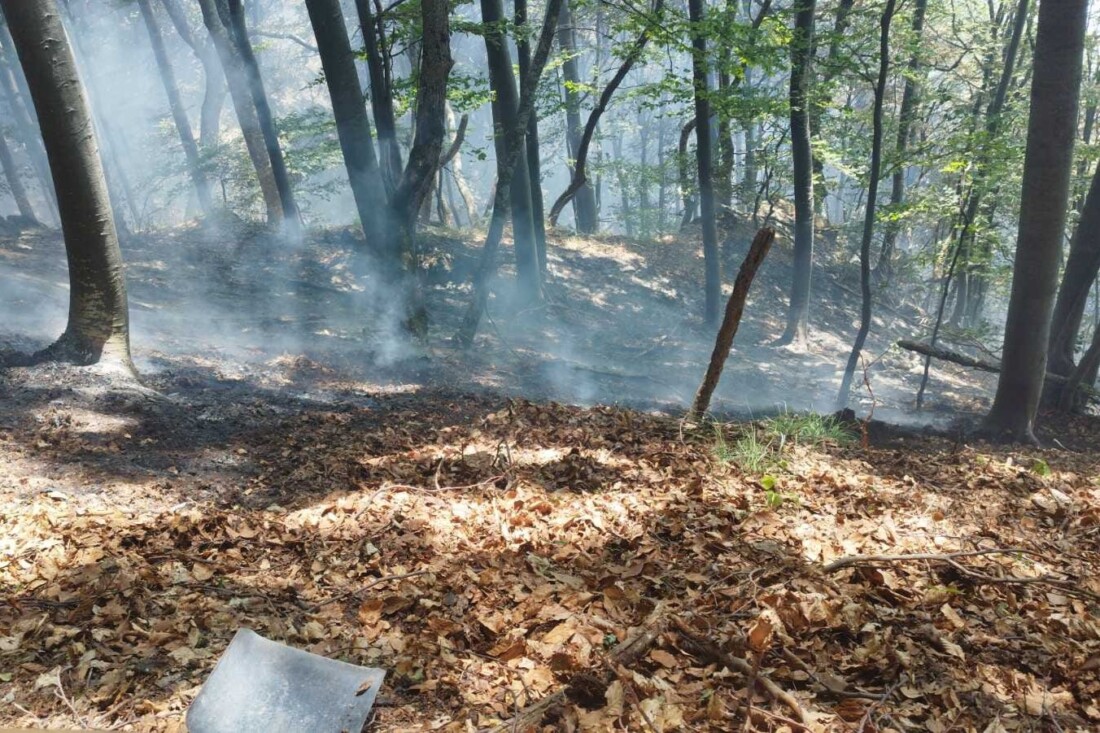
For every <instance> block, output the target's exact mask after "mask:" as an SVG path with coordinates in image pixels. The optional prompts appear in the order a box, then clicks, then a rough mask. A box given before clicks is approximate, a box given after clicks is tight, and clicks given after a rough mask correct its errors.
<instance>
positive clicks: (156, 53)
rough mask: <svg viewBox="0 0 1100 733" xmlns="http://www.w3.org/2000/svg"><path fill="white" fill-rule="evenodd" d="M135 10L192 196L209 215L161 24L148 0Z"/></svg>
mask: <svg viewBox="0 0 1100 733" xmlns="http://www.w3.org/2000/svg"><path fill="white" fill-rule="evenodd" d="M138 9H140V10H141V17H142V20H144V21H145V29H146V30H147V31H148V32H149V44H150V45H151V46H152V47H153V57H154V58H155V60H156V62H157V71H158V72H160V80H161V83H162V84H163V85H164V93H165V95H166V96H167V97H168V108H169V110H170V111H171V112H172V121H173V122H174V123H175V125H176V133H177V134H178V135H179V138H180V146H181V147H182V148H183V155H184V157H185V158H186V159H187V172H188V174H189V175H190V176H191V183H192V184H193V185H194V186H195V195H196V196H197V198H198V200H199V207H200V208H201V209H202V213H203V214H204V215H206V216H209V215H210V213H211V212H212V211H213V203H212V202H211V198H210V182H209V181H207V180H206V175H205V174H204V173H203V170H202V162H201V161H200V159H199V146H198V145H197V144H196V143H195V136H194V134H193V133H192V132H191V121H190V120H188V119H187V110H186V109H184V106H183V100H181V99H180V91H179V87H178V86H176V74H175V72H174V71H173V70H172V62H171V61H170V60H169V59H168V52H167V51H166V50H165V48H164V38H163V37H161V35H160V26H159V25H157V18H156V16H155V15H154V14H153V8H152V7H151V6H150V5H149V0H138Z"/></svg>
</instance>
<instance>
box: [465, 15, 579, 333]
mask: <svg viewBox="0 0 1100 733" xmlns="http://www.w3.org/2000/svg"><path fill="white" fill-rule="evenodd" d="M561 4H562V0H547V3H546V16H545V17H544V18H543V21H542V31H541V33H540V34H539V42H538V45H537V46H536V47H535V53H534V55H533V56H532V57H531V68H530V69H528V71H527V77H528V81H527V83H525V84H524V85H523V88H524V89H525V90H527V92H529V93H527V94H521V95H520V99H519V109H518V113H517V115H516V118H515V121H514V123H513V124H512V125H511V126H509V127H508V128H507V129H506V130H505V144H504V146H503V148H504V154H505V157H504V161H503V164H500V163H498V165H497V170H498V172H499V176H498V178H497V184H496V192H495V193H494V194H493V213H492V218H491V219H490V220H489V231H488V232H487V233H486V235H485V246H484V247H483V248H482V251H481V261H480V262H479V263H478V269H477V272H476V273H475V274H474V282H473V288H474V294H473V297H472V298H471V300H470V305H469V307H468V308H467V309H466V313H465V315H463V318H462V323H461V325H460V326H459V329H458V331H457V332H456V333H455V341H456V342H458V344H460V345H462V346H469V345H470V344H472V343H473V341H474V336H476V335H477V327H478V324H479V323H480V322H481V316H482V314H483V313H484V312H485V306H486V304H487V303H488V302H489V278H490V277H491V276H492V274H493V272H494V270H495V269H496V255H497V251H498V249H499V248H500V240H501V237H502V236H503V234H504V221H505V219H507V213H506V209H507V202H508V193H507V191H508V189H509V187H510V185H511V178H512V176H513V174H514V172H515V169H516V160H517V159H518V157H519V154H520V151H521V149H522V147H523V130H524V129H525V128H526V127H527V118H528V117H529V116H530V115H531V114H532V112H533V111H534V107H535V95H534V93H533V91H534V90H535V89H536V88H537V87H538V82H539V79H541V78H542V72H543V70H544V69H545V68H546V60H547V59H548V58H549V56H550V47H551V46H552V45H553V43H554V27H555V25H556V23H557V19H558V15H559V13H560V12H561Z"/></svg>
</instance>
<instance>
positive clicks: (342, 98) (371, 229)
mask: <svg viewBox="0 0 1100 733" xmlns="http://www.w3.org/2000/svg"><path fill="white" fill-rule="evenodd" d="M306 9H307V10H308V11H309V20H310V23H311V24H312V25H313V35H314V37H315V38H316V39H317V49H318V51H319V54H320V56H321V67H322V68H323V69H324V72H325V83H326V84H327V85H328V93H329V98H330V99H331V100H332V115H333V117H334V118H335V119H336V134H337V137H338V138H339V139H340V150H341V152H342V153H343V155H344V167H345V168H346V169H347V173H348V181H349V182H350V184H351V193H352V197H353V198H354V199H355V207H356V209H357V210H358V212H359V221H360V222H361V223H362V226H363V234H364V235H365V236H366V238H367V245H368V246H369V247H372V248H373V249H374V251H375V252H376V253H377V254H378V255H380V256H382V257H383V258H384V259H391V260H394V259H396V258H397V256H398V255H397V253H396V252H392V251H385V247H386V246H387V245H388V244H389V243H391V240H389V239H388V238H387V236H386V227H385V222H384V218H385V217H384V216H383V215H381V213H380V212H384V211H385V206H386V191H385V188H384V187H383V185H382V174H381V171H380V170H379V167H378V158H377V157H376V156H375V151H374V140H373V136H372V134H371V127H370V118H368V117H367V109H366V107H365V106H364V105H363V94H362V91H361V89H362V87H361V86H360V85H359V73H358V72H357V71H356V69H355V55H354V54H353V53H352V50H351V42H350V41H349V39H348V31H347V26H346V25H345V24H344V12H343V10H341V8H340V0H306ZM393 264H396V263H393Z"/></svg>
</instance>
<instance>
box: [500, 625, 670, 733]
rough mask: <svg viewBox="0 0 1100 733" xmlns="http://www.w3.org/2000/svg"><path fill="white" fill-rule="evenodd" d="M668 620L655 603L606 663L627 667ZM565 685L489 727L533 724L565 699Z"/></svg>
mask: <svg viewBox="0 0 1100 733" xmlns="http://www.w3.org/2000/svg"><path fill="white" fill-rule="evenodd" d="M668 620H669V619H668V614H667V611H666V607H665V605H664V604H663V603H658V604H657V607H656V608H654V609H653V611H652V612H651V613H650V614H649V617H648V618H646V620H645V623H643V624H642V626H641V628H640V629H639V630H638V631H637V633H635V634H634V635H633V636H632V637H630V638H629V639H627V640H626V641H624V642H623V643H621V644H619V645H618V646H616V647H615V648H614V649H612V650H611V652H610V654H609V656H608V659H607V667H608V668H609V669H611V670H613V671H614V670H616V668H618V667H628V668H629V667H631V666H633V665H634V664H636V663H637V662H638V660H640V659H641V658H642V657H643V656H644V655H645V653H646V652H647V651H649V648H650V647H651V646H653V643H654V642H655V641H657V637H658V636H660V635H661V632H662V631H664V629H665V626H666V624H667V623H668ZM615 676H616V675H615V674H614V673H612V674H605V675H604V676H603V677H602V678H601V679H600V682H601V684H602V685H603V686H604V687H605V688H606V687H607V686H608V685H610V684H611V682H612V681H614V678H615ZM567 689H568V688H565V689H561V690H558V691H557V692H555V693H553V694H552V695H547V696H546V697H544V698H542V699H541V700H538V701H536V702H534V703H532V704H531V705H528V706H527V707H525V708H524V709H523V710H521V711H519V712H518V713H516V714H515V716H513V717H512V719H511V720H508V721H505V722H504V723H501V724H500V725H498V726H497V727H496V728H494V729H492V733H511V731H522V730H528V729H529V728H532V727H533V728H537V727H538V726H539V724H540V723H541V722H542V720H543V718H544V717H546V714H547V713H548V712H549V711H550V710H552V709H553V708H555V707H557V706H558V705H562V704H564V703H565V701H566V690H567Z"/></svg>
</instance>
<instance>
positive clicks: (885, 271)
mask: <svg viewBox="0 0 1100 733" xmlns="http://www.w3.org/2000/svg"><path fill="white" fill-rule="evenodd" d="M927 9H928V0H917V2H916V5H914V7H913V21H912V25H911V30H912V33H913V37H912V39H911V40H912V42H913V48H914V51H913V54H912V56H910V57H909V63H908V65H907V68H906V74H905V89H904V91H903V92H902V94H901V109H900V110H899V111H898V133H897V139H896V142H895V144H894V157H895V160H894V174H893V177H892V180H891V187H890V208H889V210H890V212H891V213H893V214H894V215H895V216H894V217H893V218H891V219H890V220H889V221H887V222H886V226H885V227H883V232H882V248H881V249H880V250H879V256H878V265H877V266H876V267H875V273H874V274H875V277H876V279H878V280H879V281H881V282H884V283H889V282H890V276H891V263H892V262H893V259H894V249H895V247H896V245H897V241H898V234H899V232H900V231H901V221H900V220H899V219H898V218H897V216H898V215H899V214H900V210H901V206H902V203H903V202H904V201H905V172H906V169H907V166H906V162H905V157H906V153H907V151H908V149H909V138H910V137H911V135H912V133H911V131H912V129H913V118H914V116H915V113H916V109H917V101H918V99H917V92H918V84H917V75H918V74H920V68H921V57H920V52H919V50H918V49H920V47H921V38H922V36H923V34H924V14H925V11H926V10H927Z"/></svg>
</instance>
